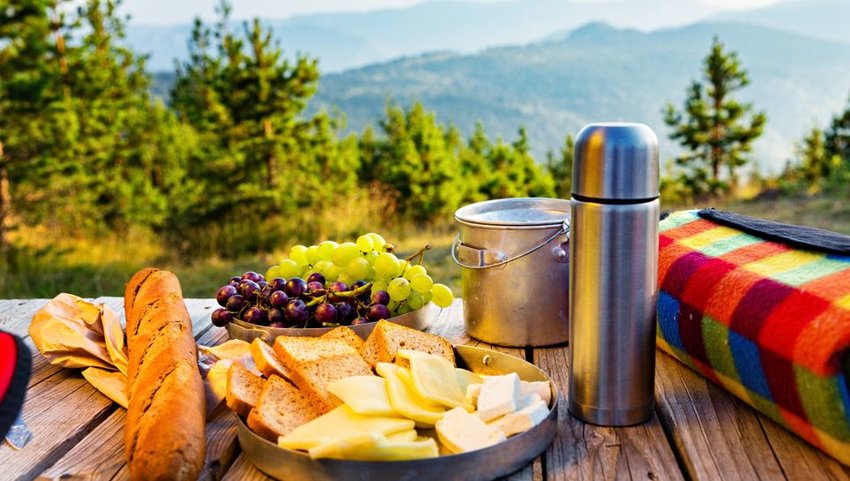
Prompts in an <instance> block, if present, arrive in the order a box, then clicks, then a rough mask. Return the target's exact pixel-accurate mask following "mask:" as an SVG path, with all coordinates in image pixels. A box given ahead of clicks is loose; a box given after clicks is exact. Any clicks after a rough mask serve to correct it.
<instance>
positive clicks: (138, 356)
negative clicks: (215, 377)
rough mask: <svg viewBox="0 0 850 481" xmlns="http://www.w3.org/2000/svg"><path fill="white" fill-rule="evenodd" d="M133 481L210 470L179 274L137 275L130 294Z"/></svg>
mask: <svg viewBox="0 0 850 481" xmlns="http://www.w3.org/2000/svg"><path fill="white" fill-rule="evenodd" d="M124 308H125V312H126V317H127V345H128V348H129V360H130V363H129V369H128V393H129V399H130V402H129V406H128V408H127V420H126V426H125V429H124V452H125V455H126V458H127V464H128V467H129V470H130V479H131V480H132V481H136V480H139V481H141V480H169V481H171V480H174V481H184V480H185V481H193V480H195V479H197V477H198V475H199V474H200V471H201V469H202V467H203V464H204V455H205V452H206V439H205V435H204V424H205V419H204V416H205V412H206V410H205V406H204V403H205V400H204V387H203V381H202V380H201V374H200V371H199V370H198V353H197V346H196V345H195V339H194V336H193V335H192V319H191V317H190V316H189V311H188V310H187V309H186V305H185V304H184V303H183V294H182V290H181V289H180V282H179V281H178V279H177V276H175V275H174V274H173V273H171V272H168V271H162V270H158V269H153V268H148V269H143V270H141V271H139V272H137V273H136V274H135V275H134V276H133V277H132V278H131V279H130V282H129V283H128V284H127V287H126V289H125V292H124Z"/></svg>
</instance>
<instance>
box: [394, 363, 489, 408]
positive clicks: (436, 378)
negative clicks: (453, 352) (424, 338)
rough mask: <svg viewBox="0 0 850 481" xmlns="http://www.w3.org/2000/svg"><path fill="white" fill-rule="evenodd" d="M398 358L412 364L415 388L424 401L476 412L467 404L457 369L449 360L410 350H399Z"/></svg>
mask: <svg viewBox="0 0 850 481" xmlns="http://www.w3.org/2000/svg"><path fill="white" fill-rule="evenodd" d="M398 356H400V357H402V358H404V359H407V360H408V361H409V362H410V372H411V374H413V384H414V387H415V388H416V392H418V393H419V395H420V396H422V397H423V398H424V399H426V400H428V401H431V402H433V403H437V404H440V405H442V406H446V407H447V408H454V407H462V408H464V409H466V410H467V411H468V412H472V411H474V410H475V406H473V405H472V404H470V403H469V402H467V400H466V396H465V395H464V391H462V390H461V387H460V383H459V382H458V376H457V374H456V373H455V367H454V366H453V365H452V363H451V362H449V361H448V359H445V358H443V357H440V356H435V355H433V354H428V353H427V352H422V351H413V350H410V349H399V351H398Z"/></svg>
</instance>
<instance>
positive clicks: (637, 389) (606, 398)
mask: <svg viewBox="0 0 850 481" xmlns="http://www.w3.org/2000/svg"><path fill="white" fill-rule="evenodd" d="M570 213H571V223H572V229H571V231H572V233H571V238H570V279H569V293H570V296H569V297H570V298H569V306H570V316H569V317H570V329H569V343H570V378H569V410H570V412H571V413H572V414H573V415H574V416H575V417H577V418H579V419H581V420H583V421H586V422H590V423H593V424H601V425H605V426H627V425H632V424H638V423H641V422H643V421H646V420H648V419H649V418H651V417H652V413H653V409H654V395H653V393H654V378H655V315H656V307H655V303H656V297H657V292H658V221H659V201H658V138H657V137H656V136H655V133H654V132H653V131H652V129H650V128H649V127H647V126H646V125H643V124H632V123H599V124H590V125H587V126H586V127H584V128H583V129H582V130H581V132H579V134H578V137H577V138H576V142H575V155H574V158H573V184H572V199H571V207H570Z"/></svg>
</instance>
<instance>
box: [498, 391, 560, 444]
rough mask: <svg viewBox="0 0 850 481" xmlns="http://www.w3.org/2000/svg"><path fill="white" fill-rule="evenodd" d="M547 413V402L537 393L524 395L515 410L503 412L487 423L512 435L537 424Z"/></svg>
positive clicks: (507, 434) (506, 434)
mask: <svg viewBox="0 0 850 481" xmlns="http://www.w3.org/2000/svg"><path fill="white" fill-rule="evenodd" d="M548 415H549V408H548V407H547V404H546V403H545V402H544V401H543V400H542V399H541V398H540V396H539V395H538V394H537V393H532V394H530V395H528V396H525V397H524V398H523V399H522V400H521V401H520V406H519V409H518V410H517V411H516V412H512V413H508V414H505V415H504V416H502V417H500V418H498V419H495V420H493V421H491V422H489V423H487V424H489V425H490V426H493V427H495V428H497V429H498V430H500V431H502V432H503V433H505V436H513V435H514V434H519V433H522V432H525V431H528V430H529V429H531V428H533V427H534V426H537V425H538V424H540V423H541V422H543V420H544V419H546V416H548Z"/></svg>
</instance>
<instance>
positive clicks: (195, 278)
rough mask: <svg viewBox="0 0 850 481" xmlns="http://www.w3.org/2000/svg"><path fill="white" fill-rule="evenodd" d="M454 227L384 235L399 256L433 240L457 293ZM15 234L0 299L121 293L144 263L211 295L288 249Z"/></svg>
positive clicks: (432, 258) (440, 274)
mask: <svg viewBox="0 0 850 481" xmlns="http://www.w3.org/2000/svg"><path fill="white" fill-rule="evenodd" d="M451 229H452V227H451V226H448V225H447V226H442V227H431V228H425V229H414V228H406V229H402V230H400V232H399V233H398V234H395V235H389V234H384V235H385V237H386V238H387V240H388V241H390V242H392V243H393V244H394V245H395V246H396V252H397V254H398V255H399V256H400V257H402V256H408V255H410V254H413V253H415V252H417V251H418V250H419V249H420V248H422V247H423V246H425V245H426V244H428V245H431V246H432V249H431V250H429V251H427V252H426V254H425V257H424V264H425V266H426V267H427V268H428V271H429V273H430V274H431V276H432V277H433V279H434V281H435V282H441V283H444V284H447V285H448V286H450V287H451V288H452V289H453V290H455V292H457V293H459V292H460V271H459V269H458V268H457V267H456V266H455V265H454V264H453V263H452V261H451V257H450V256H449V249H450V246H451V241H452V239H453V236H454V233H453V231H451ZM16 240H17V244H18V246H17V248H16V249H15V250H14V251H13V252H12V253H11V255H10V256H9V259H8V261H7V262H6V263H5V265H3V266H2V267H0V299H22V298H52V297H54V296H56V295H57V294H59V293H60V292H69V293H72V294H76V295H79V296H82V297H98V296H123V295H124V285H125V283H126V282H127V281H128V280H129V279H130V277H131V276H132V275H133V273H135V272H136V271H138V270H139V269H142V268H144V267H147V266H155V267H158V268H162V269H168V270H171V271H173V272H174V273H176V274H177V276H178V277H179V278H180V283H181V285H182V287H183V295H184V297H187V298H190V297H212V296H213V295H214V294H215V291H216V290H217V289H218V288H219V287H220V286H221V285H222V284H224V283H225V282H226V281H227V280H228V279H229V278H230V277H231V276H233V275H239V274H242V273H243V272H245V271H247V270H254V271H258V272H260V273H263V272H265V271H266V269H267V268H268V267H269V266H270V265H272V264H276V263H277V262H278V261H279V260H281V259H283V258H285V257H286V252H287V251H288V248H289V246H286V247H285V248H282V249H280V250H279V251H276V252H271V253H265V254H256V255H245V256H240V257H238V258H235V259H223V258H219V257H209V258H204V259H188V258H185V257H183V258H181V257H178V256H177V254H175V253H173V252H170V251H169V250H168V249H167V248H164V247H163V246H162V245H161V244H160V243H158V242H157V241H156V239H155V238H153V237H152V236H149V235H146V234H144V233H133V234H130V235H127V236H123V237H108V238H102V237H101V238H88V237H85V238H81V237H68V236H59V235H55V236H52V235H50V233H47V232H43V231H42V230H41V229H34V230H30V231H27V232H19V233H18V234H17V235H16ZM334 240H339V239H334ZM342 240H343V241H345V240H352V241H353V240H354V239H353V238H351V239H349V238H343V239H342ZM303 242H309V241H307V240H305V241H303Z"/></svg>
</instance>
